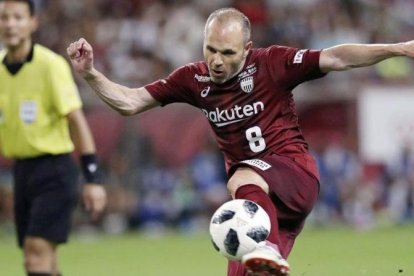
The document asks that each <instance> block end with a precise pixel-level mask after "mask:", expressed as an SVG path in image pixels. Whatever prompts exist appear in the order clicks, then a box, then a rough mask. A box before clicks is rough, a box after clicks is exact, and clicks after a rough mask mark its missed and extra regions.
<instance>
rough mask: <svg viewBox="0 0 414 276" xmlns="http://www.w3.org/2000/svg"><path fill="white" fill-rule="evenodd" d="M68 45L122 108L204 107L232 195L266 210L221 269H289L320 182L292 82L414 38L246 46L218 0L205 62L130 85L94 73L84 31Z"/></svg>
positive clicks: (397, 49) (238, 25)
mask: <svg viewBox="0 0 414 276" xmlns="http://www.w3.org/2000/svg"><path fill="white" fill-rule="evenodd" d="M171 47H174V45H172V46H171ZM67 52H68V55H69V57H70V60H71V63H72V66H73V67H74V69H75V71H77V72H78V73H79V74H81V75H82V76H83V78H84V79H85V80H86V81H87V82H88V84H89V85H90V86H91V87H92V89H93V90H94V91H95V92H96V93H97V95H98V96H99V97H100V98H101V99H102V100H103V101H104V102H105V103H107V104H108V105H109V106H110V107H112V108H113V109H115V110H116V111H118V112H119V113H121V114H123V115H133V114H137V113H140V112H143V111H145V110H148V109H150V108H153V107H156V106H159V105H162V106H163V105H167V104H170V103H174V102H184V103H188V104H190V105H193V106H196V107H198V108H199V109H200V110H201V111H202V112H203V113H204V115H205V116H206V118H207V119H208V120H209V122H210V125H211V127H212V129H213V130H214V133H215V135H216V140H217V142H218V145H219V148H220V149H221V151H222V152H223V153H224V156H225V161H226V169H227V173H228V177H229V180H228V183H227V187H228V190H229V191H230V193H231V195H232V197H233V198H240V199H248V200H252V201H255V202H257V203H258V204H259V205H261V206H262V207H263V208H264V209H265V210H266V212H267V213H268V214H269V216H270V218H271V226H272V228H271V233H270V236H269V238H268V240H267V241H266V242H263V243H262V244H260V246H258V247H257V249H256V250H254V251H253V252H251V253H248V254H247V255H245V256H243V258H242V260H241V262H234V261H230V262H229V265H228V272H227V273H228V274H227V275H231V276H244V275H288V274H289V270H290V268H289V264H288V262H287V261H286V259H287V257H288V255H289V253H290V251H291V249H292V246H293V243H294V241H295V238H296V237H297V235H298V234H299V233H300V231H301V230H302V228H303V225H304V222H305V218H306V217H307V215H308V214H309V213H310V211H311V210H312V207H313V206H314V204H315V201H316V199H317V195H318V190H319V181H318V177H319V176H318V169H317V167H316V164H315V161H314V159H313V158H312V156H311V155H310V154H309V152H308V145H307V143H306V141H305V140H304V137H303V136H302V133H301V131H300V129H299V126H298V120H297V116H296V113H295V104H294V101H293V96H292V90H293V89H294V88H295V87H296V86H297V85H299V84H300V83H302V82H304V81H309V80H312V79H316V78H320V77H323V76H324V75H325V74H326V73H327V72H329V71H342V70H347V69H351V68H354V67H362V66H368V65H372V64H374V63H377V62H379V61H382V60H384V59H387V58H390V57H394V56H403V55H405V56H409V57H413V56H414V41H410V42H406V43H397V44H381V45H379V44H375V45H374V44H371V45H368V44H359V45H355V44H346V45H337V46H334V47H331V48H327V49H323V50H309V49H295V48H291V47H285V46H280V45H273V46H271V47H268V48H253V46H252V42H251V41H250V22H249V19H248V18H247V17H246V16H245V15H244V14H242V13H241V12H239V11H238V10H236V9H233V8H224V9H219V10H217V11H214V12H213V13H212V14H211V15H210V16H209V18H208V19H207V22H206V25H205V30H204V44H203V52H204V58H205V60H204V61H199V62H195V63H190V64H187V65H185V66H182V67H180V68H178V69H176V70H175V71H174V72H172V73H171V74H170V75H169V76H168V77H167V78H165V79H161V80H158V81H155V82H153V83H151V84H148V85H145V86H144V87H140V88H128V87H125V86H122V85H120V84H117V83H114V82H112V81H110V80H109V79H107V78H106V77H105V76H104V75H103V74H102V73H100V72H98V71H97V70H96V69H95V68H94V65H93V49H92V47H91V45H90V44H89V43H88V42H87V41H86V40H85V39H83V38H81V39H79V40H78V41H75V42H73V43H71V44H70V45H69V47H68V49H67ZM249 273H250V274H249ZM261 273H262V274H261Z"/></svg>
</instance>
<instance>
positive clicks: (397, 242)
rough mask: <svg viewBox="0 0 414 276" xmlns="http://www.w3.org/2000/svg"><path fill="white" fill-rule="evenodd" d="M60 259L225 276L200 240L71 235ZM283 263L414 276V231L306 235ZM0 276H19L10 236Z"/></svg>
mask: <svg viewBox="0 0 414 276" xmlns="http://www.w3.org/2000/svg"><path fill="white" fill-rule="evenodd" d="M60 255H61V267H62V271H63V272H64V275H65V276H135V275H143V276H164V275H168V276H216V275H226V274H225V270H226V260H225V259H224V258H223V257H221V256H219V255H218V254H217V253H216V252H215V251H214V249H213V248H212V246H211V244H210V241H209V239H208V237H207V236H206V235H185V236H184V235H178V234H168V235H166V236H164V237H158V238H154V237H152V238H149V237H147V236H145V235H143V234H139V233H131V234H127V235H120V236H109V235H98V236H86V237H85V236H80V235H74V236H73V237H72V240H71V243H70V244H69V245H66V246H64V247H62V248H61V251H60ZM289 263H290V265H291V267H292V276H302V275H303V276H325V275H326V276H359V275H367V276H371V275H372V276H393V275H401V276H408V275H414V226H404V227H392V228H381V229H377V230H371V231H366V232H356V231H354V230H350V229H346V228H335V229H332V228H331V229H318V230H314V229H306V230H305V231H304V232H303V233H302V235H301V236H300V237H299V238H298V240H297V242H296V245H295V247H294V250H293V251H292V254H291V256H290V258H289ZM0 275H5V276H23V275H24V273H23V270H22V268H21V256H20V252H19V251H18V250H17V249H16V247H15V244H14V239H13V237H12V236H10V235H4V234H3V235H1V234H0Z"/></svg>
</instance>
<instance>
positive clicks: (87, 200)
mask: <svg viewBox="0 0 414 276" xmlns="http://www.w3.org/2000/svg"><path fill="white" fill-rule="evenodd" d="M82 199H83V204H84V205H85V209H86V210H87V211H88V212H89V213H90V215H91V218H92V220H97V219H98V218H99V217H100V216H101V215H102V213H103V211H104V210H105V207H106V203H107V197H106V191H105V189H104V187H103V186H102V185H99V184H95V183H86V184H84V185H83V187H82Z"/></svg>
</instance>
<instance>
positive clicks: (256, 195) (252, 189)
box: [235, 184, 279, 245]
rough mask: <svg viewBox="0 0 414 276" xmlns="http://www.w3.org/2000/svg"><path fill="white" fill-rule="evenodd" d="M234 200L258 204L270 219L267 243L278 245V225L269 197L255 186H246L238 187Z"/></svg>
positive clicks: (274, 208) (273, 206) (274, 209)
mask: <svg viewBox="0 0 414 276" xmlns="http://www.w3.org/2000/svg"><path fill="white" fill-rule="evenodd" d="M235 197H236V199H248V200H251V201H253V202H256V203H257V204H259V205H260V206H261V207H262V208H263V209H264V210H265V211H266V213H267V214H268V215H269V218H270V226H271V230H270V234H269V237H268V238H267V240H268V241H270V242H272V243H274V244H276V245H278V244H279V225H278V222H277V212H276V207H275V205H273V202H272V200H271V199H270V197H269V195H268V194H267V193H266V192H265V191H263V190H262V188H260V187H259V186H257V185H254V184H248V185H243V186H240V187H239V188H238V189H237V190H236V195H235Z"/></svg>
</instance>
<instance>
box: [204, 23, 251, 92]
mask: <svg viewBox="0 0 414 276" xmlns="http://www.w3.org/2000/svg"><path fill="white" fill-rule="evenodd" d="M250 47H251V42H248V43H245V41H244V36H243V29H242V26H241V24H239V23H238V22H227V23H225V24H223V23H220V22H217V21H215V20H213V21H212V22H211V23H210V24H209V25H208V26H207V28H206V32H205V36H204V47H203V52H204V58H205V60H206V62H207V65H208V70H209V73H210V78H211V81H213V82H215V83H218V84H221V83H224V82H226V81H227V80H229V79H231V78H232V77H234V76H235V75H236V74H237V73H239V72H240V70H241V69H242V68H243V65H244V62H245V60H246V56H247V53H248V51H249V49H250Z"/></svg>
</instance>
